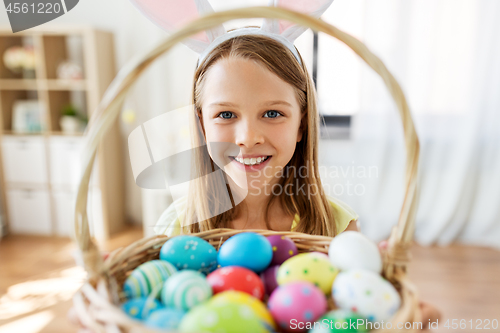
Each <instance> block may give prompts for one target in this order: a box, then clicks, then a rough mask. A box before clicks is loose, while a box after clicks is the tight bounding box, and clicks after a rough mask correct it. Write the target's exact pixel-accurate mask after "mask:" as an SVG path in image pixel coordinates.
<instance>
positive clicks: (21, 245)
mask: <svg viewBox="0 0 500 333" xmlns="http://www.w3.org/2000/svg"><path fill="white" fill-rule="evenodd" d="M210 3H211V4H212V6H213V8H214V9H215V11H222V10H226V9H231V8H236V7H243V6H254V5H267V1H266V0H240V1H228V0H210ZM322 19H323V20H325V21H327V22H328V23H331V24H333V25H335V26H336V27H338V28H340V29H341V30H344V31H346V32H348V33H350V34H352V35H353V36H355V37H356V38H358V39H359V40H361V41H362V42H363V43H365V44H366V45H367V46H368V48H369V49H370V50H371V51H372V52H373V53H375V54H376V55H377V56H378V57H380V59H381V60H382V61H383V62H384V63H385V65H386V66H387V68H388V69H389V70H390V71H391V73H392V74H393V75H394V76H395V78H396V79H397V80H398V82H399V83H400V85H401V87H402V88H403V91H404V92H405V95H406V98H407V101H408V104H409V106H410V109H411V111H412V115H413V119H414V122H415V125H416V129H417V132H418V135H419V139H420V145H421V155H420V174H419V177H420V180H419V181H420V196H419V210H418V214H417V217H416V227H415V228H416V229H415V245H414V248H413V250H412V255H413V257H412V262H411V264H410V272H409V274H410V277H411V279H412V280H413V282H415V284H416V285H417V287H418V289H419V293H420V295H421V298H422V299H424V300H425V301H427V302H429V303H432V304H434V305H435V306H436V307H438V308H439V309H440V310H441V311H442V313H443V318H442V322H443V323H444V322H445V321H446V320H447V319H450V320H451V319H457V320H458V321H460V320H461V319H465V320H467V321H469V320H470V319H472V320H474V321H476V320H478V319H479V320H482V321H484V320H490V321H492V320H494V319H496V320H500V317H499V314H500V301H499V300H500V280H499V279H498V276H499V275H500V265H499V264H500V252H499V251H500V1H497V0H407V1H399V0H335V1H334V2H333V4H332V6H331V7H330V8H329V9H328V10H327V11H326V12H325V14H324V15H323V16H322ZM260 21H261V20H260V19H255V20H245V21H244V22H243V21H231V22H228V23H227V24H225V27H226V29H230V28H234V27H239V26H242V25H260ZM166 37H167V35H166V33H165V32H164V31H163V30H161V29H160V28H159V27H157V26H155V25H154V24H153V23H151V22H150V21H149V20H147V19H146V18H144V17H143V16H142V15H141V13H140V12H139V11H138V10H137V9H136V8H134V6H133V5H132V4H131V3H130V2H129V1H126V0H106V1H98V0H84V1H80V3H78V5H77V6H76V7H75V8H74V9H72V10H71V11H69V12H68V13H67V14H65V15H62V16H61V17H59V18H57V19H55V20H53V21H51V22H48V23H46V24H43V25H41V26H39V27H36V28H33V29H29V30H26V31H22V32H19V33H15V34H14V33H12V30H11V29H10V26H9V20H8V17H7V13H6V12H5V11H4V10H1V11H0V56H1V57H0V153H1V154H0V236H1V238H0V333H6V332H23V333H31V332H33V333H34V332H76V331H77V328H76V326H73V325H72V324H71V323H70V322H69V320H68V319H67V316H66V313H67V311H68V309H69V308H70V307H71V297H72V295H73V293H74V292H75V291H76V290H77V289H78V288H79V286H80V285H81V281H82V280H83V279H84V278H85V272H84V271H83V268H81V267H80V266H77V265H76V264H75V259H76V261H78V258H77V255H76V253H77V252H76V246H75V244H74V241H73V240H72V239H71V236H72V234H73V233H72V223H73V220H72V216H73V215H72V214H73V205H74V200H75V196H76V188H77V185H78V180H79V176H80V173H81V155H80V152H81V148H82V146H83V142H84V139H85V136H84V130H85V128H86V126H87V124H88V122H89V120H90V121H91V119H92V112H93V111H94V110H95V108H96V107H97V105H98V103H99V101H100V100H101V98H102V96H103V94H104V92H105V91H106V88H107V87H108V85H109V84H110V83H111V81H112V80H113V78H114V77H115V75H116V74H117V73H118V72H119V70H120V69H121V68H123V67H124V66H125V65H126V64H127V63H129V62H130V61H133V60H134V59H137V57H139V56H140V55H141V54H144V53H145V52H147V51H148V50H149V49H151V48H152V47H154V46H155V45H157V44H158V43H160V42H161V41H162V40H164V39H165V38H166ZM295 45H296V46H297V48H298V49H299V51H300V52H301V55H302V56H303V58H304V59H305V61H306V64H307V66H308V68H309V70H310V73H313V76H314V79H315V82H316V87H317V91H318V99H319V111H320V113H321V114H322V116H323V118H322V125H321V126H322V128H321V143H320V147H319V150H320V153H319V155H320V161H319V162H320V165H321V170H322V180H323V183H324V185H325V190H326V191H327V193H328V194H330V195H332V196H335V197H337V198H339V199H341V200H343V201H345V202H346V203H347V204H349V205H350V206H351V207H353V208H354V209H355V210H356V212H357V213H358V214H359V216H360V217H359V222H360V225H361V231H362V232H363V233H364V234H365V235H367V236H368V237H369V238H371V239H373V240H374V241H377V242H378V241H381V240H384V239H387V238H388V236H389V234H390V232H391V228H392V227H393V226H394V225H395V224H396V222H397V221H398V216H399V212H400V209H401V204H402V201H403V196H404V193H403V191H404V187H403V186H404V163H405V151H404V141H403V132H402V126H401V120H400V118H399V115H398V113H397V109H396V107H395V105H394V102H393V100H392V98H391V96H390V95H389V94H388V92H387V90H386V88H385V86H384V85H383V82H382V80H381V79H380V78H379V77H378V76H377V75H376V74H375V73H373V71H372V70H371V69H370V68H369V67H368V66H367V65H366V64H365V63H363V61H361V60H360V59H358V58H357V56H356V55H355V54H354V52H353V51H351V50H350V49H348V48H347V47H346V46H344V45H343V44H341V43H340V42H338V41H336V40H334V39H332V38H330V37H326V36H323V35H321V34H319V35H317V34H314V33H313V32H312V31H308V32H307V33H305V34H303V35H302V36H301V37H300V38H299V39H298V40H297V41H296V43H295ZM196 61H197V55H196V54H195V53H194V52H192V51H191V50H190V49H188V48H187V47H185V46H184V45H178V46H176V47H175V48H174V49H173V50H172V51H171V52H169V53H168V54H167V55H165V56H163V57H161V58H160V59H159V60H158V61H157V62H156V63H155V64H153V65H152V66H151V67H150V68H149V69H148V70H147V71H146V72H145V73H144V75H143V76H142V77H141V78H140V79H139V80H138V82H137V83H136V84H135V86H134V87H133V88H132V90H131V92H130V93H129V94H128V96H127V98H126V100H125V102H124V104H123V107H122V112H121V116H120V118H119V119H118V121H117V122H116V123H115V124H114V125H113V127H112V130H111V131H110V133H109V134H108V135H106V136H105V137H104V138H103V141H102V143H101V145H100V147H99V153H98V156H97V160H96V162H95V166H94V171H93V175H92V181H91V186H90V191H89V198H90V200H89V204H88V211H89V216H90V222H91V233H92V235H93V236H94V237H95V239H96V241H97V242H98V244H99V246H100V248H101V249H103V250H105V251H111V250H113V249H115V248H117V247H121V246H125V245H128V244H130V243H132V242H133V241H135V240H137V239H140V238H142V237H144V236H151V235H153V234H154V232H153V226H154V225H155V223H156V221H157V220H158V218H159V216H160V215H161V213H162V212H163V211H164V210H165V209H166V208H167V207H168V206H169V205H170V204H171V203H172V201H173V197H172V194H171V193H170V192H169V190H155V189H146V188H141V187H139V186H138V185H137V184H136V183H135V179H134V175H133V172H132V168H131V163H130V159H129V153H128V152H129V149H128V137H129V134H130V133H131V132H132V131H133V130H134V129H136V128H137V127H139V126H141V124H143V123H144V122H146V121H148V120H150V119H152V118H154V117H156V116H159V115H162V114H164V113H166V112H168V111H171V110H176V109H180V108H183V107H185V106H189V105H190V104H191V90H192V77H193V73H194V69H195V66H196ZM187 126H188V125H187V124H177V123H175V124H173V123H172V124H168V126H167V128H166V130H168V133H167V134H166V136H167V140H166V142H165V144H166V145H170V146H172V147H174V146H182V145H183V144H184V143H185V142H186V141H187V140H189V137H188V136H187V135H186V133H187ZM436 331H447V329H446V328H444V327H442V326H440V329H439V330H436Z"/></svg>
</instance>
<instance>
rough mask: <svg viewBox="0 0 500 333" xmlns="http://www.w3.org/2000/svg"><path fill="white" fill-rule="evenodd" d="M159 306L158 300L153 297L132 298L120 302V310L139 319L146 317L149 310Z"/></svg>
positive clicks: (151, 310)
mask: <svg viewBox="0 0 500 333" xmlns="http://www.w3.org/2000/svg"><path fill="white" fill-rule="evenodd" d="M161 307H162V306H161V303H160V302H159V301H158V300H156V299H154V298H152V299H149V300H148V298H147V297H140V298H134V299H131V300H130V301H126V302H125V303H123V304H122V310H123V311H124V312H125V313H126V314H128V315H129V316H130V317H132V318H135V319H139V320H143V319H146V318H147V317H148V316H149V314H150V313H151V312H153V311H155V310H157V309H160V308H161Z"/></svg>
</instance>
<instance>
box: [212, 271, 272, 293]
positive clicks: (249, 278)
mask: <svg viewBox="0 0 500 333" xmlns="http://www.w3.org/2000/svg"><path fill="white" fill-rule="evenodd" d="M207 281H208V283H209V284H210V285H211V286H212V290H213V292H214V294H218V293H221V292H223V291H227V290H239V291H242V292H245V293H247V294H249V295H252V296H253V297H255V298H258V299H260V300H262V298H263V297H264V284H263V283H262V281H261V280H260V278H259V276H258V275H257V274H255V273H254V272H252V271H251V270H249V269H246V268H243V267H239V266H229V267H222V268H218V269H216V270H215V271H213V272H212V273H210V274H209V275H208V276H207Z"/></svg>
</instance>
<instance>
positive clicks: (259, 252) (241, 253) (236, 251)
mask: <svg viewBox="0 0 500 333" xmlns="http://www.w3.org/2000/svg"><path fill="white" fill-rule="evenodd" d="M272 258H273V249H272V247H271V244H270V243H269V241H268V240H267V238H266V237H264V236H262V235H259V234H257V233H254V232H242V233H239V234H237V235H234V236H232V237H230V238H229V239H228V240H226V241H225V242H224V244H222V246H221V247H220V249H219V254H218V257H217V259H218V262H219V265H220V266H221V267H226V266H241V267H245V268H248V269H250V270H252V271H254V272H256V273H260V272H262V271H263V270H264V269H266V268H267V266H269V263H270V262H271V260H272Z"/></svg>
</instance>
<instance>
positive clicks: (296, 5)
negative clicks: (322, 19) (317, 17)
mask: <svg viewBox="0 0 500 333" xmlns="http://www.w3.org/2000/svg"><path fill="white" fill-rule="evenodd" d="M328 2H329V0H307V1H306V0H280V1H279V2H278V7H282V8H286V9H290V10H294V11H296V12H299V13H304V14H310V13H313V12H315V11H317V10H318V9H319V8H321V7H322V6H324V5H325V4H326V3H328ZM293 25H295V23H293V22H289V21H280V24H279V26H280V34H282V33H283V31H285V30H286V29H288V28H290V27H291V26H293Z"/></svg>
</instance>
